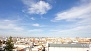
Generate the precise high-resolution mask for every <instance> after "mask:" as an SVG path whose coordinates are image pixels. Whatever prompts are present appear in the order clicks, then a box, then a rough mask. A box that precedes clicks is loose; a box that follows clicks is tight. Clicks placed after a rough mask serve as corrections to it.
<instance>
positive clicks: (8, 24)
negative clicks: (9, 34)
mask: <svg viewBox="0 0 91 51" xmlns="http://www.w3.org/2000/svg"><path fill="white" fill-rule="evenodd" d="M15 22H16V21H15V20H1V22H0V29H3V30H14V31H21V30H23V28H22V27H19V26H17V25H16V24H14V23H15Z"/></svg>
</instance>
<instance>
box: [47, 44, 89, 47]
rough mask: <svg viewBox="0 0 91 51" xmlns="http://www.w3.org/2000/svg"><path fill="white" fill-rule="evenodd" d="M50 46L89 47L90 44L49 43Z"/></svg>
mask: <svg viewBox="0 0 91 51" xmlns="http://www.w3.org/2000/svg"><path fill="white" fill-rule="evenodd" d="M48 47H69V48H89V44H48Z"/></svg>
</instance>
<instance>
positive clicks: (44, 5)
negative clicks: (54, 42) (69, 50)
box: [0, 0, 91, 37]
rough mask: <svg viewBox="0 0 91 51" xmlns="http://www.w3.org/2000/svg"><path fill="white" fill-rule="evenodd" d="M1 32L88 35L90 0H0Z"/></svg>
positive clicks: (90, 19) (11, 34) (90, 27)
mask: <svg viewBox="0 0 91 51" xmlns="http://www.w3.org/2000/svg"><path fill="white" fill-rule="evenodd" d="M0 36H14V37H91V0H0Z"/></svg>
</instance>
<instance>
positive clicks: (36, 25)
mask: <svg viewBox="0 0 91 51" xmlns="http://www.w3.org/2000/svg"><path fill="white" fill-rule="evenodd" d="M32 26H35V27H39V26H40V25H39V24H38V23H35V24H32Z"/></svg>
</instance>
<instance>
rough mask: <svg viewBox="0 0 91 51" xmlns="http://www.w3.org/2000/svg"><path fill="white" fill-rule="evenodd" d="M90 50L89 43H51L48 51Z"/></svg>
mask: <svg viewBox="0 0 91 51" xmlns="http://www.w3.org/2000/svg"><path fill="white" fill-rule="evenodd" d="M88 50H89V44H49V45H48V51H88ZM89 51H90V50H89Z"/></svg>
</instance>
